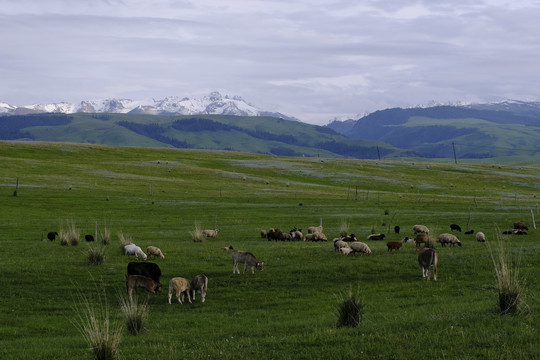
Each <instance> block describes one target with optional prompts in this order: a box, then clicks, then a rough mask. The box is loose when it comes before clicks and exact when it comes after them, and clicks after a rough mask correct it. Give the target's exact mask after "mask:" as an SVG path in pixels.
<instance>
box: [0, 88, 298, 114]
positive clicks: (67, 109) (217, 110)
mask: <svg viewBox="0 0 540 360" xmlns="http://www.w3.org/2000/svg"><path fill="white" fill-rule="evenodd" d="M42 113H60V114H74V113H115V114H147V115H165V116H175V115H209V114H214V115H234V116H271V117H277V118H283V119H287V120H297V119H295V118H293V117H289V116H286V115H284V114H281V113H278V112H270V111H263V110H259V109H257V108H256V107H254V106H253V105H250V104H248V103H247V102H246V101H245V100H244V99H242V98H241V97H239V96H233V97H229V96H228V95H225V96H223V95H221V94H220V93H219V92H217V91H214V92H212V93H210V94H209V95H207V96H204V97H202V98H194V99H191V98H188V97H184V98H180V97H177V96H169V97H166V98H164V99H159V100H155V99H150V100H131V99H115V98H109V99H104V100H83V101H81V102H80V103H78V104H71V103H66V102H59V103H51V104H33V105H23V106H15V105H10V104H7V103H2V102H0V115H29V114H42Z"/></svg>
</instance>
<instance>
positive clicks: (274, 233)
mask: <svg viewBox="0 0 540 360" xmlns="http://www.w3.org/2000/svg"><path fill="white" fill-rule="evenodd" d="M266 237H267V238H268V241H270V240H281V241H284V240H291V239H292V237H291V236H290V234H286V233H284V232H283V231H281V229H280V228H276V229H269V230H268V234H267V235H266Z"/></svg>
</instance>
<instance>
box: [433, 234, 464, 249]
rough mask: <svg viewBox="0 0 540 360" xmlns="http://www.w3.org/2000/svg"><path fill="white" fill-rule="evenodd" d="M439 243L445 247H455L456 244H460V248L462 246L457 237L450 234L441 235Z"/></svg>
mask: <svg viewBox="0 0 540 360" xmlns="http://www.w3.org/2000/svg"><path fill="white" fill-rule="evenodd" d="M438 241H439V242H440V243H441V245H442V246H443V247H444V245H445V244H450V245H452V246H454V245H455V244H458V246H461V241H459V239H458V238H457V237H456V235H454V234H450V233H443V234H440V235H439V237H438Z"/></svg>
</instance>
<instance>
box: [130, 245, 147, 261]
mask: <svg viewBox="0 0 540 360" xmlns="http://www.w3.org/2000/svg"><path fill="white" fill-rule="evenodd" d="M124 255H126V256H129V255H135V257H136V258H137V259H138V258H139V256H140V257H142V258H143V260H146V258H147V256H146V254H145V253H144V252H143V251H142V249H141V248H140V247H138V246H137V245H135V244H129V245H126V246H124Z"/></svg>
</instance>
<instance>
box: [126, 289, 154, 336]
mask: <svg viewBox="0 0 540 360" xmlns="http://www.w3.org/2000/svg"><path fill="white" fill-rule="evenodd" d="M120 309H121V310H122V313H123V314H124V320H125V325H126V328H127V331H128V333H130V334H131V335H138V334H140V333H142V332H143V330H144V325H145V323H146V320H147V319H148V303H147V302H146V301H144V302H141V303H140V302H139V300H138V298H137V296H134V297H133V298H132V299H129V298H128V296H127V295H120Z"/></svg>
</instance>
